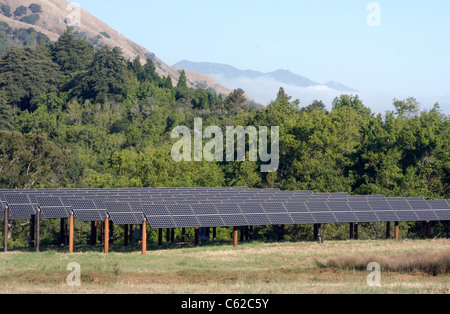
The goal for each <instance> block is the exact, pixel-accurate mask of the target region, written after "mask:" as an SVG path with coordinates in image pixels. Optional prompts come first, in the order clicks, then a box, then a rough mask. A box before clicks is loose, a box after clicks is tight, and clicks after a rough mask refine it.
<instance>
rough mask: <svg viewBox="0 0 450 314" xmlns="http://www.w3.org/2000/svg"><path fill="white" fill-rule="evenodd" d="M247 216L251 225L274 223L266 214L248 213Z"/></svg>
mask: <svg viewBox="0 0 450 314" xmlns="http://www.w3.org/2000/svg"><path fill="white" fill-rule="evenodd" d="M245 218H247V221H248V225H249V226H266V225H271V224H272V223H271V221H270V220H269V217H267V215H266V214H246V215H245Z"/></svg>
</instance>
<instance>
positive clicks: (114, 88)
mask: <svg viewBox="0 0 450 314" xmlns="http://www.w3.org/2000/svg"><path fill="white" fill-rule="evenodd" d="M81 88H82V92H81V94H82V96H83V97H84V98H85V99H93V100H94V101H96V102H104V101H105V100H106V98H108V97H110V98H112V99H114V100H119V101H120V100H121V99H122V98H123V96H124V94H125V91H126V88H127V76H126V70H125V60H124V59H123V56H122V52H121V51H120V49H119V48H114V49H110V48H109V47H108V46H103V47H102V48H100V50H99V51H97V52H96V53H95V56H94V60H93V62H92V63H91V65H90V66H89V68H88V70H87V73H86V75H85V76H84V78H83V80H82V86H81Z"/></svg>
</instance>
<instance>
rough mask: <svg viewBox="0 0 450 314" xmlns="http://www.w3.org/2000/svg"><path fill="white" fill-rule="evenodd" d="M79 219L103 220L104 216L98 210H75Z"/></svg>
mask: <svg viewBox="0 0 450 314" xmlns="http://www.w3.org/2000/svg"><path fill="white" fill-rule="evenodd" d="M74 215H75V217H76V218H77V219H78V220H79V221H101V220H103V219H104V217H103V216H102V215H101V214H100V213H99V212H98V211H97V210H74Z"/></svg>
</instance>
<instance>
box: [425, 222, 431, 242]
mask: <svg viewBox="0 0 450 314" xmlns="http://www.w3.org/2000/svg"><path fill="white" fill-rule="evenodd" d="M426 228H427V229H426V232H425V237H426V238H427V239H429V238H430V229H431V228H430V222H429V221H427V227H426Z"/></svg>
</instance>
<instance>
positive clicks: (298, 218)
mask: <svg viewBox="0 0 450 314" xmlns="http://www.w3.org/2000/svg"><path fill="white" fill-rule="evenodd" d="M291 217H292V220H293V221H294V224H297V225H303V224H314V223H316V221H315V220H314V218H313V216H312V215H311V214H310V213H291Z"/></svg>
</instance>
